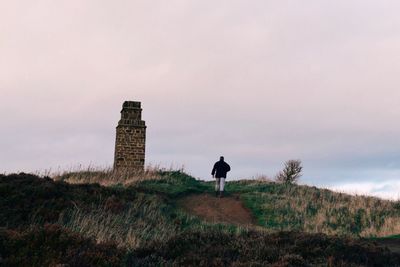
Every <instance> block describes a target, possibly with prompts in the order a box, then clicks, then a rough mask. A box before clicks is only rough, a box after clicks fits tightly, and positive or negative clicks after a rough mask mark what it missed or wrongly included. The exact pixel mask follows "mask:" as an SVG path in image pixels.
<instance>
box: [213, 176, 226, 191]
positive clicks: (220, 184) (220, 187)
mask: <svg viewBox="0 0 400 267" xmlns="http://www.w3.org/2000/svg"><path fill="white" fill-rule="evenodd" d="M224 187H225V178H215V191H224Z"/></svg>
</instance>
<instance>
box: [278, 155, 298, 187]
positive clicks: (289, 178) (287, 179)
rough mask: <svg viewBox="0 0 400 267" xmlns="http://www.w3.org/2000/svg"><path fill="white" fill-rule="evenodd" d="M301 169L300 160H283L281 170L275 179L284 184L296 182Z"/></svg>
mask: <svg viewBox="0 0 400 267" xmlns="http://www.w3.org/2000/svg"><path fill="white" fill-rule="evenodd" d="M302 169H303V167H302V166H301V161H300V160H288V161H286V162H285V167H284V168H283V170H282V171H280V172H279V173H278V174H277V175H276V177H275V180H276V181H277V182H279V183H284V184H294V183H297V182H298V180H299V179H300V177H301V175H302V174H301V171H302Z"/></svg>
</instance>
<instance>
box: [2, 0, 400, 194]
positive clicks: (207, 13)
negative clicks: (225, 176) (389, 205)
mask: <svg viewBox="0 0 400 267" xmlns="http://www.w3.org/2000/svg"><path fill="white" fill-rule="evenodd" d="M399 10H400V2H399V1H398V0H393V1H385V0H382V1H376V0H373V1H371V0H336V1H330V0H306V1H298V0H291V1H289V0H279V1H267V0H254V1H249V0H246V1H244V0H243V1H235V0H226V1H208V0H202V1H191V0H180V1H178V0H169V1H161V0H159V1H148V0H146V1H132V0H130V1H128V0H121V1H100V0H91V1H85V0H68V1H61V0H59V1H54V0H47V1H43V0H37V1H30V0H26V1H18V0H10V1H7V0H4V1H1V2H0V97H1V105H0V122H1V125H0V127H1V128H0V129H1V138H0V151H1V152H0V172H7V173H9V172H14V171H35V170H44V169H50V168H51V169H53V170H54V169H58V168H61V169H68V168H71V166H77V165H78V164H82V165H85V166H87V165H89V164H91V165H95V166H110V165H112V162H113V152H114V142H115V126H116V124H117V121H118V119H119V116H120V114H119V111H120V109H121V105H122V102H123V101H124V100H137V101H141V102H142V106H143V109H144V110H143V118H144V119H145V120H146V122H147V125H148V140H147V159H146V160H147V163H152V164H161V165H162V166H167V167H168V166H170V165H171V164H174V165H175V166H180V165H185V168H186V170H187V171H188V172H189V173H191V174H193V175H194V176H196V177H199V178H202V179H209V178H210V174H209V173H210V168H211V166H212V164H213V163H214V162H215V161H216V160H217V159H218V157H219V156H220V155H221V154H222V155H224V156H225V157H226V159H227V161H228V162H229V163H230V164H231V165H232V168H233V171H232V173H231V176H230V177H231V178H232V179H234V178H243V177H252V176H255V175H257V174H267V175H269V176H273V175H274V174H275V173H276V172H277V171H278V170H279V169H281V167H282V164H283V162H284V161H285V160H287V159H292V158H294V159H301V160H302V161H303V165H304V176H303V178H302V182H303V183H306V184H313V185H319V186H327V187H334V188H337V189H339V190H346V191H352V192H355V191H358V192H363V193H369V194H376V195H381V196H391V197H397V196H398V195H399V192H400V184H399V181H400V180H399V178H400V160H399V158H400V157H399V156H400V141H399V134H400V124H399V123H398V119H399V116H400V105H399V100H400V90H399V89H400V88H399V85H400V16H399V15H398V13H399Z"/></svg>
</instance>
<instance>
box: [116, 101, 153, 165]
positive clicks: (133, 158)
mask: <svg viewBox="0 0 400 267" xmlns="http://www.w3.org/2000/svg"><path fill="white" fill-rule="evenodd" d="M145 145H146V124H145V122H144V121H142V108H141V105H140V102H135V101H125V102H124V104H123V105H122V110H121V119H120V121H119V122H118V126H117V136H116V140H115V156H114V170H121V169H123V170H126V171H132V172H143V171H144V158H145Z"/></svg>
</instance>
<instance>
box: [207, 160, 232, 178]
mask: <svg viewBox="0 0 400 267" xmlns="http://www.w3.org/2000/svg"><path fill="white" fill-rule="evenodd" d="M230 170H231V166H229V164H228V163H226V162H225V161H221V160H220V161H217V162H215V164H214V168H213V169H212V172H211V175H214V174H215V178H226V173H227V172H229V171H230Z"/></svg>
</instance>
